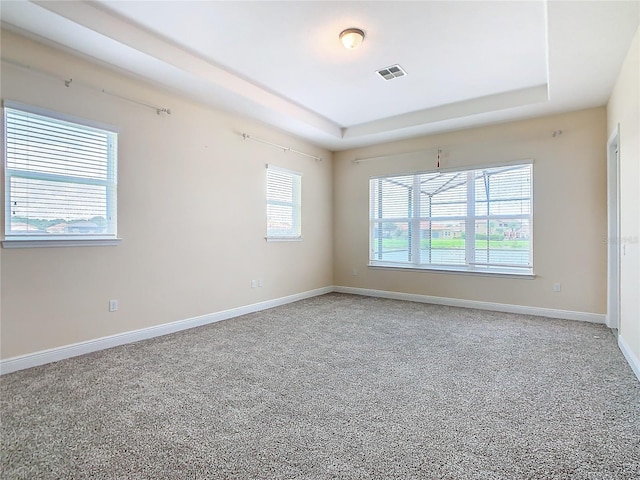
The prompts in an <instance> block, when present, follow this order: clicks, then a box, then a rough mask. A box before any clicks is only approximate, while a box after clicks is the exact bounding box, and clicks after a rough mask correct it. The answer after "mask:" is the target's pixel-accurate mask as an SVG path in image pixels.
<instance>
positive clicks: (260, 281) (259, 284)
mask: <svg viewBox="0 0 640 480" xmlns="http://www.w3.org/2000/svg"><path fill="white" fill-rule="evenodd" d="M262 285H264V284H263V283H262V279H261V278H259V279H258V287H262Z"/></svg>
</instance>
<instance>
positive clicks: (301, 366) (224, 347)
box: [0, 294, 640, 480]
mask: <svg viewBox="0 0 640 480" xmlns="http://www.w3.org/2000/svg"><path fill="white" fill-rule="evenodd" d="M0 381H1V387H2V399H1V401H2V404H1V406H2V410H1V412H2V426H1V434H2V437H1V441H2V454H1V463H0V466H1V467H2V478H5V479H29V480H31V479H89V478H90V479H222V478H225V479H226V478H228V479H284V478H291V479H293V478H296V479H298V478H299V479H387V478H401V479H412V478H415V479H418V478H419V479H638V478H640V383H639V382H638V380H637V379H636V377H635V376H634V375H633V372H632V371H631V369H630V367H629V365H628V364H627V363H626V362H625V360H624V358H623V356H622V354H621V353H620V351H619V350H618V348H617V346H616V341H615V338H614V336H613V335H612V333H611V332H610V331H609V330H608V329H607V328H606V327H604V326H602V325H594V324H589V323H581V322H573V321H565V320H554V319H548V318H540V317H530V316H522V315H512V314H503V313H494V312H483V311H478V310H469V309H459V308H450V307H443V306H435V305H425V304H418V303H411V302H400V301H394V300H384V299H375V298H367V297H359V296H353V295H341V294H330V295H325V296H322V297H316V298H312V299H309V300H304V301H301V302H297V303H295V304H290V305H286V306H283V307H278V308H274V309H271V310H268V311H264V312H260V313H255V314H251V315H246V316H243V317H239V318H235V319H232V320H228V321H225V322H220V323H217V324H213V325H209V326H206V327H201V328H197V329H192V330H189V331H184V332H180V333H177V334H174V335H169V336H165V337H160V338H156V339H152V340H148V341H144V342H140V343H137V344H132V345H126V346H123V347H118V348H114V349H110V350H106V351H102V352H97V353H94V354H90V355H85V356H82V357H77V358H73V359H69V360H65V361H61V362H58V363H55V364H49V365H45V366H42V367H37V368H33V369H30V370H25V371H21V372H16V373H13V374H9V375H5V376H3V377H2V378H1V380H0Z"/></svg>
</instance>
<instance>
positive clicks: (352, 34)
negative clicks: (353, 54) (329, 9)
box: [340, 28, 364, 49]
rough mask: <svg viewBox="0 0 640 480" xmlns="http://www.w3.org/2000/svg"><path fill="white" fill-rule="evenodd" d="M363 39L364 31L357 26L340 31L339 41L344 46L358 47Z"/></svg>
mask: <svg viewBox="0 0 640 480" xmlns="http://www.w3.org/2000/svg"><path fill="white" fill-rule="evenodd" d="M363 40H364V31H362V30H360V29H359V28H347V29H346V30H343V31H342V32H341V33H340V41H341V42H342V45H344V48H349V49H352V48H358V47H359V46H360V45H361V44H362V41H363Z"/></svg>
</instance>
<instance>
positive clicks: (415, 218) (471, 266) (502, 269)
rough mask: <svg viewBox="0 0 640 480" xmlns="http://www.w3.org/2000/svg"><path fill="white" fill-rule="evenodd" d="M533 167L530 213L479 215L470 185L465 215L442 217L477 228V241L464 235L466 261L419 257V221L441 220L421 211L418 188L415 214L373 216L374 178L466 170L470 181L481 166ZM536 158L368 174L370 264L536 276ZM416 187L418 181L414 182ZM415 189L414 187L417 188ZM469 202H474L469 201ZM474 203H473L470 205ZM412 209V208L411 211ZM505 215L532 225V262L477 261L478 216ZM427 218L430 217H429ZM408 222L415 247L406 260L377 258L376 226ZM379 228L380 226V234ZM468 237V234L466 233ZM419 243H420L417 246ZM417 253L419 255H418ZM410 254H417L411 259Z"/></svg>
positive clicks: (530, 233) (531, 169)
mask: <svg viewBox="0 0 640 480" xmlns="http://www.w3.org/2000/svg"><path fill="white" fill-rule="evenodd" d="M526 165H528V166H529V167H530V178H529V188H530V189H529V196H528V199H529V205H530V206H529V214H528V215H526V214H520V215H512V214H508V215H507V214H503V215H499V214H498V215H488V214H487V215H478V214H477V212H476V208H477V204H476V201H475V192H473V193H470V192H469V190H470V189H468V188H467V200H466V202H465V210H466V213H465V215H452V216H447V217H446V218H444V219H440V220H442V221H445V220H446V221H459V222H462V223H464V225H465V232H466V231H467V230H468V229H469V228H470V227H471V226H473V230H472V231H473V232H474V237H473V238H474V241H473V243H471V242H467V241H466V238H465V249H464V250H465V253H464V263H463V264H458V265H456V264H453V263H452V264H447V263H441V264H432V263H423V262H421V261H420V260H421V259H420V252H419V251H418V252H414V251H413V250H415V249H418V250H421V247H420V246H419V245H420V238H421V237H420V223H421V222H424V221H429V222H436V221H440V220H438V219H437V217H436V216H431V217H428V216H427V217H425V216H424V215H423V214H422V213H421V208H420V198H419V197H420V194H419V192H418V194H417V195H412V200H411V201H412V211H413V215H410V216H408V217H397V218H392V217H389V218H384V217H382V218H379V217H378V216H374V212H373V208H374V201H373V181H376V180H380V179H393V178H398V177H405V178H406V177H410V178H412V179H413V180H414V182H416V181H417V179H419V176H420V175H425V174H433V173H438V172H441V173H454V172H455V173H466V174H467V180H466V184H467V186H468V185H469V181H470V179H471V177H472V173H473V172H475V171H478V170H488V169H496V168H509V167H517V166H526ZM533 183H534V161H533V160H532V159H525V160H518V161H513V162H505V163H497V164H490V165H480V166H471V167H462V168H448V169H433V170H426V171H419V172H412V173H399V174H387V175H376V176H372V177H370V178H369V262H368V267H371V268H381V269H393V270H415V271H428V272H432V273H438V272H443V273H459V274H468V275H487V276H494V277H495V276H507V277H518V278H528V279H533V278H535V274H534V262H533V258H534V257H533V229H534V226H533V217H534V213H533V200H534V199H533V192H534V185H533ZM414 187H415V185H414ZM414 190H415V188H414ZM469 202H472V203H471V204H469ZM470 205H471V206H470ZM408 213H409V212H408ZM504 217H507V218H509V217H511V218H514V217H518V218H517V219H519V220H527V221H528V227H529V238H528V242H529V244H528V250H529V265H528V266H522V267H519V266H512V265H511V266H499V265H498V264H497V263H496V264H494V265H493V266H491V264H488V263H486V264H481V263H479V262H476V261H475V255H476V250H477V248H474V246H475V241H476V239H475V232H476V222H477V221H478V220H483V219H487V220H488V221H489V220H490V219H494V220H495V219H497V218H500V219H503V218H504ZM427 218H428V220H426V219H427ZM404 222H406V223H407V227H408V228H409V232H408V235H413V236H412V239H411V242H410V245H411V248H412V252H411V254H409V250H407V253H408V259H407V261H390V260H376V259H375V258H374V257H375V249H376V247H375V245H374V244H375V243H376V242H377V237H376V232H375V230H376V228H379V225H380V224H382V223H404ZM379 233H380V230H378V234H379ZM465 237H466V235H465ZM488 237H489V232H488V231H487V242H489V241H490V240H489V238H488ZM416 245H417V246H416ZM416 253H417V255H416ZM469 256H471V257H473V260H474V261H472V262H470V263H467V262H468V258H469ZM411 258H414V260H413V261H412V260H411Z"/></svg>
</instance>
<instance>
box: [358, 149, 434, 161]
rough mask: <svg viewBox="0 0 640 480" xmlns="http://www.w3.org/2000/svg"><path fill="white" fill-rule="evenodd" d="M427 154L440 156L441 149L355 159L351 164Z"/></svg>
mask: <svg viewBox="0 0 640 480" xmlns="http://www.w3.org/2000/svg"><path fill="white" fill-rule="evenodd" d="M429 152H436V153H438V154H442V147H434V148H428V149H426V150H415V151H413V152H405V153H399V154H394V153H390V154H389V155H381V156H379V157H365V158H355V159H353V160H352V162H353V163H363V162H372V161H374V160H384V159H386V158H398V157H405V156H409V155H417V154H420V153H429Z"/></svg>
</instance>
